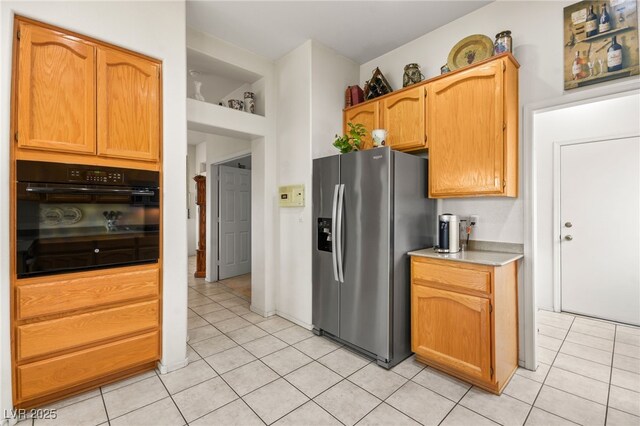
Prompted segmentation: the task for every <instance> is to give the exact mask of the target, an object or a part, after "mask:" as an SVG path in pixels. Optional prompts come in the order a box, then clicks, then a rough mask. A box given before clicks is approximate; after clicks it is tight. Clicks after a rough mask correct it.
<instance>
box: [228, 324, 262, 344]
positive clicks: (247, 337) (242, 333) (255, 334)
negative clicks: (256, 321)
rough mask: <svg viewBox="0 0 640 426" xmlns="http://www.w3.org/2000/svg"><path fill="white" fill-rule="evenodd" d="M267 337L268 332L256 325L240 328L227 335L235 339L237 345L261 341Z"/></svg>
mask: <svg viewBox="0 0 640 426" xmlns="http://www.w3.org/2000/svg"><path fill="white" fill-rule="evenodd" d="M266 335H267V332H266V331H264V330H263V329H261V328H258V327H256V326H255V325H253V324H252V325H249V326H247V327H243V328H239V329H237V330H233V331H231V332H229V333H227V336H228V337H230V338H231V339H233V340H234V341H235V342H236V343H237V344H239V345H244V344H245V343H249V342H251V341H252V340H256V339H259V338H260V337H264V336H266Z"/></svg>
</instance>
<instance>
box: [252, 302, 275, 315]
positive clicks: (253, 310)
mask: <svg viewBox="0 0 640 426" xmlns="http://www.w3.org/2000/svg"><path fill="white" fill-rule="evenodd" d="M249 310H251V312H255V313H256V314H258V315H262V316H263V317H265V318H269V317H272V316H274V315H276V311H270V312H265V311H263V310H262V309H260V308H257V307H255V306H254V305H251V306H249Z"/></svg>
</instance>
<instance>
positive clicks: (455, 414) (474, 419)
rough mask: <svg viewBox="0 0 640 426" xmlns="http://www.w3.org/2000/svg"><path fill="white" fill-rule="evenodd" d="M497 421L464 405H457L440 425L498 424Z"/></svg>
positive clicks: (488, 425) (494, 425)
mask: <svg viewBox="0 0 640 426" xmlns="http://www.w3.org/2000/svg"><path fill="white" fill-rule="evenodd" d="M496 425H497V423H495V422H493V421H491V420H489V419H488V418H486V417H483V416H481V415H480V414H478V413H474V412H473V411H471V410H469V409H468V408H464V407H463V406H462V405H456V407H455V408H454V409H453V410H451V412H450V413H449V415H448V416H447V417H445V419H444V420H443V422H442V423H440V426H496Z"/></svg>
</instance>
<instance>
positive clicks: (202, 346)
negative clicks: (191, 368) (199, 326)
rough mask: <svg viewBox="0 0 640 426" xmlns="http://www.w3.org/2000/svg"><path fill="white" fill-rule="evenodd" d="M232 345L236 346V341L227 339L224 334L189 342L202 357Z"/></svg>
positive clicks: (224, 349)
mask: <svg viewBox="0 0 640 426" xmlns="http://www.w3.org/2000/svg"><path fill="white" fill-rule="evenodd" d="M234 346H237V345H236V342H234V341H233V340H231V339H229V338H228V337H227V336H225V335H224V334H221V335H220V336H216V337H212V338H210V339H207V340H202V341H200V342H197V343H193V344H191V347H192V348H193V349H195V351H196V352H198V355H200V356H201V357H203V358H206V357H208V356H210V355H213V354H217V353H218V352H222V351H226V350H227V349H231V348H233V347H234Z"/></svg>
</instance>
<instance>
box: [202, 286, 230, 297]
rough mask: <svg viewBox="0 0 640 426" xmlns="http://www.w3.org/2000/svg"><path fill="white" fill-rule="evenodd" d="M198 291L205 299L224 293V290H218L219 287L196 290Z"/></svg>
mask: <svg viewBox="0 0 640 426" xmlns="http://www.w3.org/2000/svg"><path fill="white" fill-rule="evenodd" d="M198 291H199V292H200V293H202V294H204V295H205V296H207V297H210V296H214V295H216V294H220V293H224V292H226V290H225V289H224V288H220V287H212V288H203V289H198Z"/></svg>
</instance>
